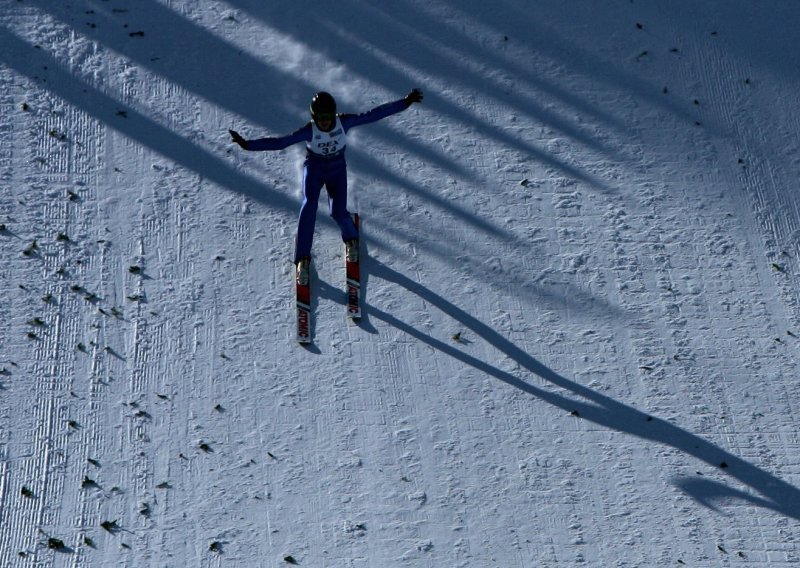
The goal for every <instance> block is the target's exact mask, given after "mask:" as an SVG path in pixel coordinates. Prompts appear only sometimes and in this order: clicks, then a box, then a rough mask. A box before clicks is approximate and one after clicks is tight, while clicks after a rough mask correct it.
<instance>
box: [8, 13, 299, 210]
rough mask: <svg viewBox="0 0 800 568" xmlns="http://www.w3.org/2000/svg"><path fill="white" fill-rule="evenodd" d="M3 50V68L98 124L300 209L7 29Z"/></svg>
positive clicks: (231, 185) (230, 185)
mask: <svg viewBox="0 0 800 568" xmlns="http://www.w3.org/2000/svg"><path fill="white" fill-rule="evenodd" d="M0 46H3V49H2V50H0V63H4V64H6V65H8V66H9V67H10V68H11V69H14V70H15V71H17V72H18V73H20V74H21V75H25V76H27V77H28V78H29V79H31V80H32V81H35V82H36V83H37V84H38V85H39V86H40V87H41V88H43V89H46V90H49V91H50V92H52V93H53V94H54V95H56V96H59V97H61V98H62V99H64V100H65V101H66V102H68V103H70V104H72V105H74V106H75V107H76V108H79V109H81V110H83V111H84V112H86V114H88V115H89V116H91V117H92V118H94V119H95V120H97V121H98V122H101V123H104V124H106V125H108V126H109V127H110V128H113V129H114V130H117V131H118V132H120V133H122V134H123V135H125V136H127V137H128V138H130V139H131V140H135V141H136V142H139V143H140V144H142V145H143V146H146V147H149V148H151V149H152V150H154V151H156V152H158V153H159V154H161V155H162V156H165V157H167V158H169V159H171V160H173V161H174V162H175V163H177V164H180V165H182V166H184V167H186V168H188V169H190V170H192V171H194V172H196V173H197V174H199V175H201V176H204V177H206V178H208V179H209V180H211V181H213V182H215V183H217V184H219V185H220V186H222V187H224V188H227V189H230V190H233V191H236V192H239V193H242V194H244V195H246V196H247V197H250V198H252V199H255V200H257V201H260V202H262V203H265V204H268V205H269V206H270V207H273V208H280V209H283V210H284V211H286V212H290V213H292V214H294V212H295V210H296V209H297V207H298V204H297V203H296V202H295V201H294V200H293V199H291V198H290V197H288V196H285V195H282V194H280V193H278V192H277V191H275V190H273V189H270V188H269V187H267V186H265V185H263V184H262V183H259V182H258V181H256V180H254V179H252V178H250V177H248V176H246V175H244V174H242V173H241V172H238V171H236V170H235V169H234V168H232V167H231V166H230V165H229V164H227V163H225V162H224V161H223V160H222V159H220V158H219V157H217V156H215V155H214V154H211V153H210V152H208V151H207V150H205V149H203V148H201V147H200V146H197V145H195V144H193V143H191V142H190V141H189V140H187V139H186V138H184V137H182V136H179V135H178V134H176V133H174V132H172V131H171V130H169V129H168V128H165V127H164V126H162V125H160V124H158V123H157V122H155V121H153V120H152V119H150V118H148V117H147V116H145V115H143V114H141V113H140V112H138V111H136V110H135V109H133V108H130V107H128V106H127V105H125V104H123V103H121V102H119V101H117V100H115V99H114V98H112V97H111V96H109V95H107V94H105V93H103V92H102V91H100V90H99V89H97V88H96V87H94V86H92V85H91V84H89V83H87V82H86V81H84V80H82V79H81V78H79V77H77V76H75V75H73V74H72V73H70V72H68V71H67V70H65V69H64V67H63V65H62V64H61V63H60V62H59V61H57V60H56V59H55V58H53V57H52V56H50V55H48V54H47V53H46V52H44V51H43V50H41V49H37V48H35V47H34V46H32V45H30V44H28V43H26V42H25V41H23V40H22V39H20V38H19V37H17V36H16V35H14V34H13V33H11V32H9V31H8V30H7V29H6V28H4V27H2V26H0ZM43 69H46V71H43ZM43 79H44V80H45V81H43Z"/></svg>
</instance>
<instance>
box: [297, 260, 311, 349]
mask: <svg viewBox="0 0 800 568" xmlns="http://www.w3.org/2000/svg"><path fill="white" fill-rule="evenodd" d="M297 272H298V271H297V267H296V266H295V275H294V281H295V288H296V293H297V342H298V343H300V344H301V345H307V344H309V343H311V267H310V266H309V270H308V281H307V282H305V283H301V282H300V278H298V273H297Z"/></svg>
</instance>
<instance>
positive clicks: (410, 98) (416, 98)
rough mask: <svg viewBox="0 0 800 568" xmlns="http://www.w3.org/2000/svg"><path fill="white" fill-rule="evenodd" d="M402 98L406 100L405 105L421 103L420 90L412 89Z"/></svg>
mask: <svg viewBox="0 0 800 568" xmlns="http://www.w3.org/2000/svg"><path fill="white" fill-rule="evenodd" d="M403 100H404V101H405V102H406V106H411V105H412V104H413V103H421V102H422V91H420V90H419V89H412V90H411V92H410V93H408V94H407V95H406V97H405V98H404V99H403Z"/></svg>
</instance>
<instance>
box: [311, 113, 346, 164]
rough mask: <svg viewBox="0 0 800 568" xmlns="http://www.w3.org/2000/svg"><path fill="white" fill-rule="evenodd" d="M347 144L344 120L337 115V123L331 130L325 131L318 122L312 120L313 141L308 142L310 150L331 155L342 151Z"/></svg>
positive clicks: (318, 153) (322, 154)
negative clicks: (343, 125)
mask: <svg viewBox="0 0 800 568" xmlns="http://www.w3.org/2000/svg"><path fill="white" fill-rule="evenodd" d="M345 146H347V134H345V132H344V128H343V127H342V121H341V120H339V117H338V116H337V117H336V124H335V125H334V127H333V128H332V129H331V131H330V132H323V131H322V130H320V129H319V127H318V126H317V123H316V122H314V121H313V120H312V121H311V142H306V147H307V148H308V150H309V151H310V152H313V153H314V154H317V155H319V156H330V155H332V154H336V153H337V152H341V151H342V150H344V147H345Z"/></svg>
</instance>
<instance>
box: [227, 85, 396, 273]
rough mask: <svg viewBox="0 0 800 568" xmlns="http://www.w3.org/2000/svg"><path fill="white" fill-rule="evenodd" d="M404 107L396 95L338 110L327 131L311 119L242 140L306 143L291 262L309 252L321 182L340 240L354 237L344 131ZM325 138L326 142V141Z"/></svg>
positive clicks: (262, 145)
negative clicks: (356, 110)
mask: <svg viewBox="0 0 800 568" xmlns="http://www.w3.org/2000/svg"><path fill="white" fill-rule="evenodd" d="M408 107H409V103H407V102H406V100H404V99H400V100H398V101H394V102H391V103H386V104H382V105H380V106H377V107H375V108H373V109H372V110H370V111H367V112H364V113H361V114H339V115H337V117H336V123H335V124H334V126H333V128H332V129H331V130H330V131H328V132H323V131H321V130H320V129H319V128H317V126H316V125H315V124H314V123H313V122H309V123H308V124H306V125H305V126H303V127H302V128H300V129H299V130H296V131H295V132H293V133H292V134H289V135H287V136H280V137H269V138H259V139H256V140H248V141H246V144H245V146H243V147H244V148H245V149H246V150H252V151H256V152H258V151H269V150H283V149H284V148H287V147H288V146H291V145H293V144H297V143H298V142H305V143H306V147H307V154H306V159H305V162H304V163H303V204H302V206H301V207H300V219H299V221H298V226H297V240H296V242H295V253H294V261H295V263H297V261H299V260H300V259H301V258H305V257H308V256H311V244H312V242H313V239H314V225H315V223H316V217H317V205H318V202H319V194H320V192H321V191H322V187H323V186H324V187H325V189H326V191H327V192H328V210H329V212H330V215H331V217H332V218H333V219H334V220H335V221H336V223H337V224H338V225H339V228H340V229H341V231H342V240H343V241H349V240H352V239H357V238H358V229H356V226H355V224H354V223H353V219H352V217H351V216H350V213H349V212H348V210H347V162H346V161H345V157H344V152H345V149H346V147H347V146H346V134H347V132H348V131H349V130H350V129H351V128H354V127H356V126H361V125H363V124H369V123H371V122H377V121H378V120H381V119H383V118H386V117H388V116H391V115H393V114H397V113H399V112H401V111H404V110H405V109H407V108H408ZM328 139H330V142H326V140H328ZM337 142H338V143H337Z"/></svg>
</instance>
